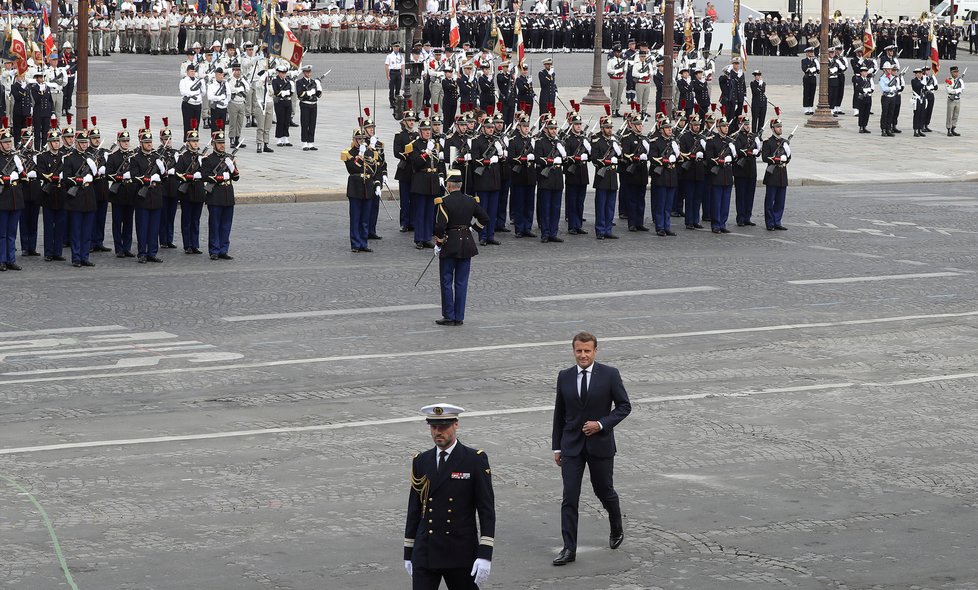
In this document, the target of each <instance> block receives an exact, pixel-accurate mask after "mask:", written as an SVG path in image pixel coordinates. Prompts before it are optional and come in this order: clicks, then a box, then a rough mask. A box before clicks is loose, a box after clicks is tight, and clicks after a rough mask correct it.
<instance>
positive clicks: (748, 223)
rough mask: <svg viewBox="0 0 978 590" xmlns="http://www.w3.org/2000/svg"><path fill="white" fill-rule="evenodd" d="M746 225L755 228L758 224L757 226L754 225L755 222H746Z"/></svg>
mask: <svg viewBox="0 0 978 590" xmlns="http://www.w3.org/2000/svg"><path fill="white" fill-rule="evenodd" d="M744 225H747V226H750V227H754V226H755V225H757V224H756V223H754V222H753V221H745V222H744Z"/></svg>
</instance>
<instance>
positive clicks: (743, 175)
mask: <svg viewBox="0 0 978 590" xmlns="http://www.w3.org/2000/svg"><path fill="white" fill-rule="evenodd" d="M752 119H753V118H752ZM738 121H739V122H740V130H739V133H737V136H736V137H735V138H734V147H735V148H737V155H736V157H735V158H734V166H733V175H734V191H735V194H736V197H735V198H736V204H737V206H736V210H737V215H736V219H737V227H743V226H745V225H746V226H751V227H753V226H754V225H757V224H756V223H754V222H753V221H751V220H750V218H751V215H753V214H754V193H755V191H756V189H757V157H758V156H759V155H760V154H761V139H760V134H758V133H754V132H752V131H751V127H752V125H753V120H750V121H749V120H748V119H747V116H746V115H740V116H739V117H738Z"/></svg>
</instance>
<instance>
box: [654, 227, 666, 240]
mask: <svg viewBox="0 0 978 590" xmlns="http://www.w3.org/2000/svg"><path fill="white" fill-rule="evenodd" d="M655 235H657V236H659V237H660V238H664V237H666V232H665V230H662V229H660V230H657V231H656V232H655Z"/></svg>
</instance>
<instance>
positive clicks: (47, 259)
mask: <svg viewBox="0 0 978 590" xmlns="http://www.w3.org/2000/svg"><path fill="white" fill-rule="evenodd" d="M52 260H54V258H51V257H50V256H45V257H44V262H51V261H52Z"/></svg>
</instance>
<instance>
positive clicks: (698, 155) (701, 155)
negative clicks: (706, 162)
mask: <svg viewBox="0 0 978 590" xmlns="http://www.w3.org/2000/svg"><path fill="white" fill-rule="evenodd" d="M696 159H697V160H702V159H703V152H696Z"/></svg>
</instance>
